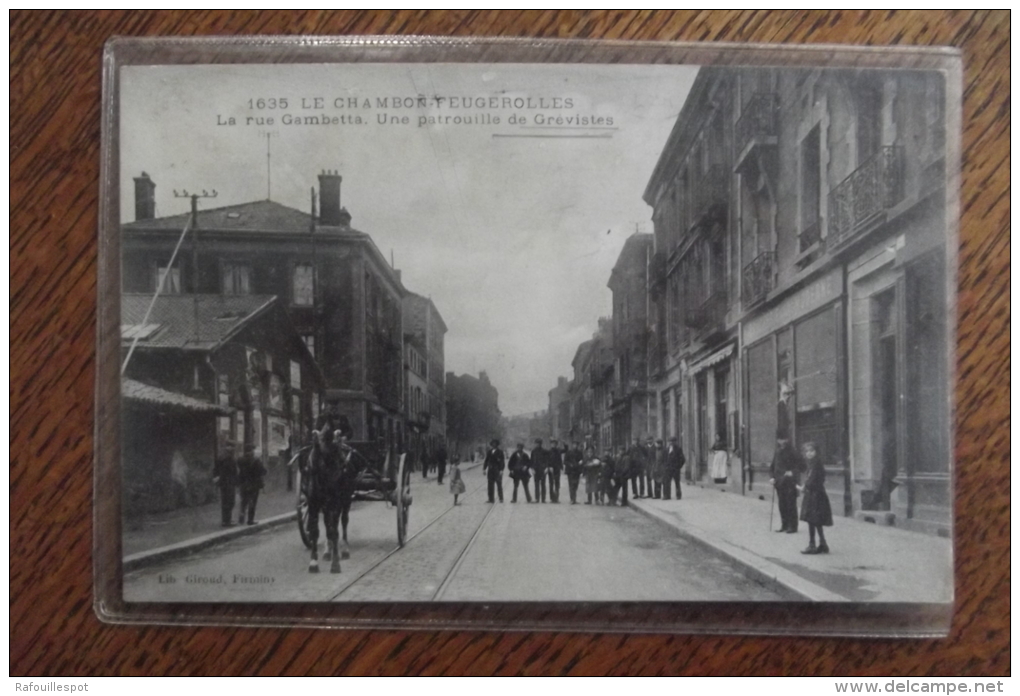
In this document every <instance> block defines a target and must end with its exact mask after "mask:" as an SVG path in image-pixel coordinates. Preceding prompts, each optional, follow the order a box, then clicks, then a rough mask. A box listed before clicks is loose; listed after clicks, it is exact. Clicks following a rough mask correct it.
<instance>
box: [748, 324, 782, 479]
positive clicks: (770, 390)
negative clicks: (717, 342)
mask: <svg viewBox="0 0 1020 696" xmlns="http://www.w3.org/2000/svg"><path fill="white" fill-rule="evenodd" d="M746 356H747V381H748V392H749V400H750V401H749V403H748V409H747V419H748V441H749V445H750V458H751V462H752V463H754V464H757V465H759V466H760V465H767V464H768V463H769V462H771V461H772V453H773V451H774V449H775V444H776V403H777V400H778V393H779V389H778V384H777V381H776V353H775V347H774V344H773V341H772V339H766V340H764V341H761V342H760V343H757V344H755V345H754V346H752V347H750V348H748V349H747V353H746Z"/></svg>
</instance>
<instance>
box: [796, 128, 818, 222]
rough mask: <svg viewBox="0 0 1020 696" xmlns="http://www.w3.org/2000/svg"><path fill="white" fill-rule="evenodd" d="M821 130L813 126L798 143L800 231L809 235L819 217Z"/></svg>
mask: <svg viewBox="0 0 1020 696" xmlns="http://www.w3.org/2000/svg"><path fill="white" fill-rule="evenodd" d="M821 162H822V152H821V130H820V127H819V126H815V127H814V128H812V129H811V132H810V133H808V135H807V137H806V138H804V140H803V141H802V142H801V145H800V233H801V235H802V236H803V235H808V236H811V235H812V232H813V228H815V227H816V226H817V225H818V224H819V218H820V217H821V194H822V182H821V173H822V172H821V170H822V164H821Z"/></svg>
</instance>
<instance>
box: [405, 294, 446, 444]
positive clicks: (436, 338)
mask: <svg viewBox="0 0 1020 696" xmlns="http://www.w3.org/2000/svg"><path fill="white" fill-rule="evenodd" d="M403 310H404V333H405V336H411V337H412V340H413V341H414V342H415V343H416V345H418V346H420V350H421V351H422V356H423V357H424V360H425V375H424V377H425V382H426V389H425V399H426V412H427V414H428V416H427V429H426V441H427V445H428V448H429V451H430V452H435V451H436V450H437V449H438V448H439V446H440V445H441V444H443V443H444V442H445V440H446V361H445V358H444V351H445V340H446V331H447V329H446V323H445V322H444V321H443V317H442V316H441V315H440V314H439V310H438V309H436V306H435V304H433V302H432V300H431V298H428V297H423V296H421V295H418V294H416V293H413V292H408V293H407V294H406V295H405V296H404V300H403Z"/></svg>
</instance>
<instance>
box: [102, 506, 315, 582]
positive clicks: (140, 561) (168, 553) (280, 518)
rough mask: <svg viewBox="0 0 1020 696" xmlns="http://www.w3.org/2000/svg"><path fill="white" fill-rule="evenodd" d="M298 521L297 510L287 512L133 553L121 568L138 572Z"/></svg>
mask: <svg viewBox="0 0 1020 696" xmlns="http://www.w3.org/2000/svg"><path fill="white" fill-rule="evenodd" d="M296 519H297V511H296V510H295V511H294V512H285V513H283V514H282V515H276V516H275V517H270V518H268V519H265V520H262V521H260V522H258V523H257V524H253V525H251V526H249V525H243V526H241V525H238V526H237V527H234V528H231V529H225V530H223V531H219V532H212V533H210V534H205V535H203V536H200V537H195V538H193V539H187V540H185V541H179V542H177V543H176V544H170V545H168V546H160V547H159V548H155V549H150V550H148V551H139V552H138V553H133V554H131V555H130V556H125V557H124V560H123V561H121V568H122V569H123V572H128V571H132V570H138V569H139V568H144V567H145V566H149V565H152V564H154V563H160V562H163V561H169V560H172V559H175V558H180V557H182V556H187V555H190V554H192V553H195V552H196V551H201V550H202V549H207V548H209V547H210V546H215V545H216V544H222V543H223V542H226V541H231V540H232V539H238V538H240V537H244V536H248V535H249V534H255V533H257V532H261V531H262V530H264V529H269V528H271V527H277V526H279V525H281V524H286V523H288V522H293V521H294V520H296Z"/></svg>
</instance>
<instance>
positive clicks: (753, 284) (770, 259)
mask: <svg viewBox="0 0 1020 696" xmlns="http://www.w3.org/2000/svg"><path fill="white" fill-rule="evenodd" d="M775 262H776V253H775V252H774V251H763V252H762V253H760V254H758V256H756V257H755V259H754V261H752V262H751V263H749V264H747V265H746V266H744V275H743V279H742V280H743V285H742V289H743V293H744V308H745V309H750V308H751V307H754V306H755V305H757V304H758V303H760V302H761V301H762V300H764V299H765V297H766V296H767V295H768V294H769V292H771V291H772V287H773V284H774V282H775Z"/></svg>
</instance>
